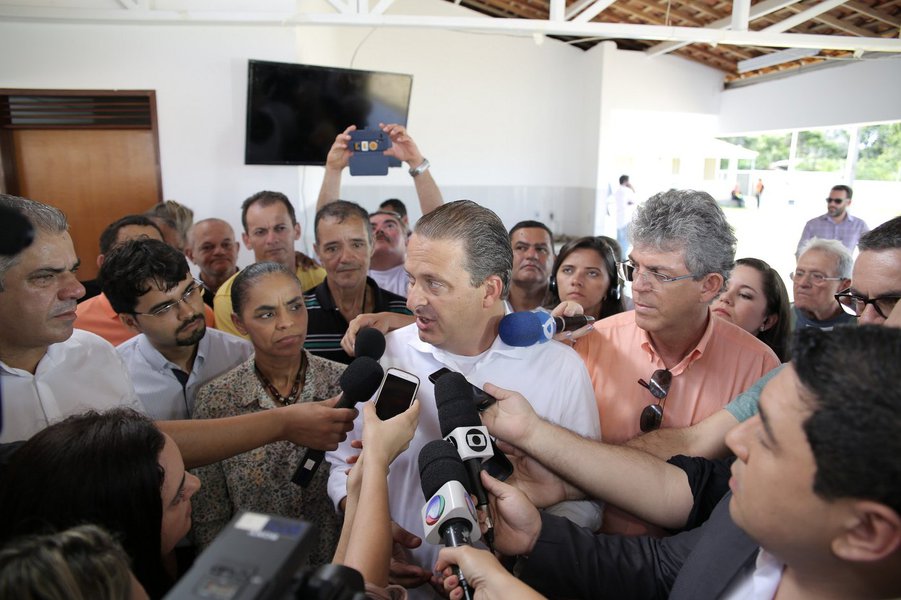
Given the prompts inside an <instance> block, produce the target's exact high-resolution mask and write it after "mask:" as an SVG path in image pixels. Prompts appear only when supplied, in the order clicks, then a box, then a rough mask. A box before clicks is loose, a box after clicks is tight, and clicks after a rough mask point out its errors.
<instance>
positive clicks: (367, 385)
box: [291, 356, 384, 487]
mask: <svg viewBox="0 0 901 600" xmlns="http://www.w3.org/2000/svg"><path fill="white" fill-rule="evenodd" d="M383 376H384V371H383V370H382V366H381V365H380V364H379V363H377V362H376V361H375V360H374V359H372V358H370V357H368V356H363V357H360V358H357V359H355V360H354V361H353V362H352V363H350V365H348V366H347V368H346V369H345V370H344V373H342V374H341V378H340V379H339V380H338V385H339V386H340V387H341V391H342V394H341V399H340V400H338V403H337V404H336V405H335V408H353V407H354V405H355V404H356V403H357V402H363V401H364V400H368V399H369V398H371V397H372V395H373V394H374V393H375V391H376V390H377V389H379V385H380V384H381V383H382V377H383ZM324 458H325V452H323V451H322V450H313V449H308V450H307V451H306V452H305V453H304V455H303V457H301V459H300V463H299V464H298V465H297V469H296V470H295V471H294V475H293V476H292V477H291V481H292V482H293V483H296V484H297V485H299V486H301V487H306V486H308V485H309V484H310V482H311V481H312V480H313V476H314V475H315V474H316V470H317V469H318V468H319V465H321V464H322V461H323V459H324Z"/></svg>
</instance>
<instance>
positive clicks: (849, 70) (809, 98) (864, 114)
mask: <svg viewBox="0 0 901 600" xmlns="http://www.w3.org/2000/svg"><path fill="white" fill-rule="evenodd" d="M899 119H901V57H898V56H894V57H891V56H889V57H885V58H880V59H873V60H861V61H854V62H849V63H848V64H847V65H842V66H839V67H832V68H828V69H821V70H818V71H812V72H809V73H802V74H799V75H795V76H792V77H787V78H785V79H778V80H775V81H768V82H765V83H760V84H756V85H749V86H747V87H741V88H736V89H730V90H726V91H724V92H723V94H722V108H721V110H720V132H721V135H739V134H744V133H753V132H759V131H771V130H776V129H804V128H816V127H828V126H839V125H848V124H854V123H873V122H879V121H897V120H899Z"/></svg>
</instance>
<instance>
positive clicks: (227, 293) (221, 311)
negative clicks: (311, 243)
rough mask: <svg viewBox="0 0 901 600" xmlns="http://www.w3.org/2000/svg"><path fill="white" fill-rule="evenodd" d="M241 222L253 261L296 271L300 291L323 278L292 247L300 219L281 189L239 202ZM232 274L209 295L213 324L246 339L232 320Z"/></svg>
mask: <svg viewBox="0 0 901 600" xmlns="http://www.w3.org/2000/svg"><path fill="white" fill-rule="evenodd" d="M241 223H242V224H243V225H244V233H243V234H241V239H242V240H243V241H244V246H245V247H246V248H247V249H248V250H252V251H253V256H254V260H255V261H256V262H266V261H271V262H277V263H279V264H280V265H283V266H284V267H285V268H286V269H288V270H289V271H291V272H292V273H294V274H295V275H297V280H298V281H300V287H301V288H302V289H303V290H304V291H306V290H309V289H311V288H313V287H315V286H317V285H319V284H320V283H322V280H323V279H325V269H323V268H322V267H321V266H320V265H319V264H318V263H317V262H316V261H314V260H313V259H312V258H310V257H309V256H307V255H306V254H303V253H301V252H296V251H295V250H294V242H296V241H297V240H299V239H300V234H301V231H300V223H298V222H297V217H296V216H295V213H294V206H293V205H292V204H291V201H290V200H288V197H287V196H285V195H284V194H282V193H281V192H269V191H263V192H257V193H256V194H254V195H253V196H251V197H250V198H248V199H247V200H245V201H244V204H242V205H241ZM235 277H236V276H232V277H231V278H230V279H229V280H228V281H226V282H225V283H223V284H222V286H221V287H220V288H219V289H218V290H217V291H216V296H215V297H214V298H213V305H214V312H215V313H216V327H217V328H218V329H221V330H222V331H225V332H227V333H231V334H234V335H238V336H241V337H244V338H245V339H247V338H246V336H244V335H243V334H242V333H241V332H240V331H239V330H238V328H237V327H235V324H234V321H233V320H232V300H231V289H232V283H233V282H234V281H235Z"/></svg>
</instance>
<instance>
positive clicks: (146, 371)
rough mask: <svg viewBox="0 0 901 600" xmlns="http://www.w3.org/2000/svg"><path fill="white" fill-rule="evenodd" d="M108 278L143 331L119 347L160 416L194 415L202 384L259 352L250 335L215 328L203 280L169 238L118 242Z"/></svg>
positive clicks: (127, 319)
mask: <svg viewBox="0 0 901 600" xmlns="http://www.w3.org/2000/svg"><path fill="white" fill-rule="evenodd" d="M100 284H101V286H102V288H103V292H104V294H106V296H107V297H108V298H109V300H110V304H112V307H113V310H115V311H116V313H117V314H118V315H119V319H120V320H121V321H122V323H123V324H124V325H125V326H126V327H128V328H129V329H131V330H132V331H135V332H136V333H138V335H136V336H135V337H133V338H131V339H130V340H128V341H127V342H124V343H122V344H120V345H119V346H117V347H116V351H117V352H118V353H119V356H121V357H122V360H123V362H124V363H125V367H126V369H128V374H129V375H130V376H131V380H132V382H133V383H134V386H135V392H137V394H138V398H139V399H140V400H141V402H142V403H143V404H144V409H145V412H146V413H147V414H148V415H149V416H151V417H152V418H154V419H157V420H169V419H190V418H191V415H192V413H193V411H194V399H195V396H196V395H197V391H198V390H199V389H200V387H201V386H202V385H204V384H205V383H207V382H208V381H211V380H213V379H215V378H216V377H218V376H219V375H222V374H223V373H226V372H228V371H230V370H231V369H233V368H234V367H236V366H237V365H239V364H241V363H243V362H244V361H245V360H247V359H248V358H249V357H250V355H251V354H253V347H252V346H251V345H250V343H248V342H247V341H245V340H242V339H241V338H239V337H236V336H233V335H231V334H228V333H224V332H222V331H217V330H215V329H207V327H206V324H205V323H204V319H203V311H204V307H205V304H204V302H203V284H202V283H201V282H199V281H197V280H195V279H194V278H193V277H192V276H191V271H190V269H189V268H188V261H187V260H185V256H184V255H183V254H181V253H180V252H178V251H177V250H175V249H174V248H172V247H170V246H169V245H167V244H165V243H163V242H159V241H157V240H133V241H129V242H126V243H124V244H120V245H119V246H117V247H115V248H114V249H113V251H112V252H110V254H109V255H108V256H107V258H106V260H105V261H104V262H103V266H102V267H101V268H100Z"/></svg>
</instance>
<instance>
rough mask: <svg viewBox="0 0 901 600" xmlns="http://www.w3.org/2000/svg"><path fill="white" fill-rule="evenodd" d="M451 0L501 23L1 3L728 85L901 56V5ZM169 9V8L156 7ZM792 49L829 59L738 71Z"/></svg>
mask: <svg viewBox="0 0 901 600" xmlns="http://www.w3.org/2000/svg"><path fill="white" fill-rule="evenodd" d="M445 1H447V2H452V3H454V4H457V5H460V6H461V7H465V8H467V9H470V10H474V11H476V12H479V13H482V15H488V16H489V17H496V18H485V17H484V16H481V15H479V16H468V15H466V12H465V11H460V13H459V14H460V16H438V15H423V14H412V11H409V10H404V9H401V8H398V6H399V3H396V2H393V0H327V1H326V2H320V3H319V6H318V7H315V8H311V3H307V2H294V1H292V0H280V1H279V2H275V4H274V5H272V6H269V7H266V6H265V5H264V4H259V5H258V4H257V3H256V2H255V1H254V0H230V1H229V2H228V3H222V4H219V3H215V2H212V1H211V0H166V1H165V2H164V3H161V2H158V1H156V0H154V1H151V0H114V1H110V2H108V3H107V4H106V7H105V8H99V9H98V8H95V6H96V5H97V4H98V3H97V2H95V1H93V0H54V1H53V2H44V3H43V6H36V5H35V3H31V2H22V1H21V0H19V1H17V0H6V1H5V2H4V0H0V21H3V20H5V21H43V22H57V23H91V24H101V25H103V24H115V25H128V24H140V25H160V26H178V25H214V26H216V25H219V26H230V25H254V26H274V27H296V26H304V27H311V26H342V27H348V26H350V27H354V26H356V27H385V28H417V29H452V30H457V31H472V32H482V33H493V34H503V35H518V36H523V37H526V36H533V35H541V36H549V37H554V38H557V39H561V40H563V41H565V42H567V43H570V44H572V45H573V46H575V47H578V48H581V49H588V48H590V47H592V46H593V45H595V44H597V43H598V42H600V41H602V40H612V41H614V42H615V43H616V44H617V46H618V47H619V48H621V49H623V48H625V49H630V50H639V51H640V50H644V51H645V52H646V53H647V54H648V55H650V56H657V55H660V54H665V53H668V52H677V53H678V54H679V55H680V56H683V57H685V58H688V59H691V60H695V61H698V62H701V63H703V64H706V65H708V66H710V67H712V68H716V69H719V70H721V71H723V72H724V73H725V74H726V75H725V78H726V80H727V81H730V80H744V81H748V80H750V79H752V78H754V77H757V76H761V75H765V74H766V73H769V72H777V71H786V72H791V70H792V69H794V70H797V67H798V66H799V65H804V64H812V63H816V62H824V61H828V60H829V59H830V58H840V59H848V58H850V56H851V54H853V55H854V56H855V57H863V59H865V60H872V59H874V58H877V57H878V56H880V55H884V54H883V53H893V54H901V39H899V37H901V36H899V34H898V30H899V28H901V0H762V1H758V2H756V4H754V5H750V2H753V1H754V0H445ZM733 3H734V4H733ZM161 5H164V6H165V7H166V8H160V9H157V8H156V7H157V6H161ZM225 5H227V8H222V9H220V8H218V7H219V6H225ZM111 6H112V7H115V8H111ZM239 6H241V7H244V8H241V9H239V8H237V7H239ZM313 6H315V4H313ZM746 8H747V9H748V10H747V15H746V16H745V14H744V13H745V9H746ZM785 48H816V49H818V50H820V54H819V55H818V57H816V58H813V59H809V60H808V59H805V60H804V61H801V60H796V61H794V62H792V63H791V64H790V65H788V66H780V67H779V68H778V69H776V68H775V67H762V68H759V69H757V70H756V71H751V72H749V73H742V74H739V73H737V63H738V62H739V61H743V60H749V59H752V58H755V57H757V56H760V55H761V54H766V53H769V52H772V51H773V50H775V49H785ZM836 64H838V63H837V62H836Z"/></svg>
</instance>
